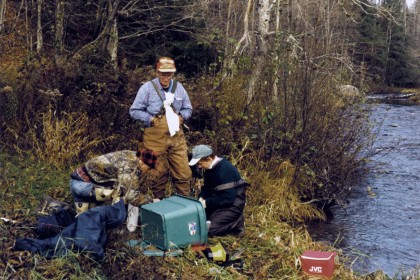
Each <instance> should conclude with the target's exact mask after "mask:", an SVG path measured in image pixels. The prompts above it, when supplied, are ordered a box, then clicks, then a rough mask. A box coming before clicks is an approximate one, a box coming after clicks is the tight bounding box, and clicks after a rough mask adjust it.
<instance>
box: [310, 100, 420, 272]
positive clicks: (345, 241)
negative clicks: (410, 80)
mask: <svg viewBox="0 0 420 280" xmlns="http://www.w3.org/2000/svg"><path fill="white" fill-rule="evenodd" d="M385 101H386V102H385ZM371 118H372V119H374V120H377V121H383V122H382V124H381V125H379V124H378V125H377V128H379V134H378V138H377V141H376V143H375V145H374V149H376V150H378V151H381V152H380V153H379V154H377V155H375V156H374V157H373V158H372V166H373V167H374V168H373V169H372V171H371V172H370V173H368V174H367V175H366V177H364V178H363V180H362V183H361V184H360V185H359V186H357V187H355V188H354V189H355V191H354V192H353V194H352V195H351V197H350V198H349V201H350V203H349V204H348V205H347V206H346V207H340V206H334V207H332V209H331V210H332V213H333V215H334V217H333V218H332V219H331V220H329V221H328V222H325V223H318V224H317V225H315V226H310V227H309V228H308V230H309V232H310V233H311V235H312V237H313V238H314V239H315V240H317V241H325V242H328V243H329V244H335V247H336V248H341V249H342V250H343V251H344V252H345V253H346V255H347V256H348V257H349V262H348V263H347V264H346V265H347V266H348V267H349V268H351V269H353V271H355V272H357V273H360V274H366V273H370V272H373V271H377V270H382V271H384V272H385V273H386V274H388V275H389V276H391V277H395V276H401V275H402V272H404V274H407V272H408V271H412V270H413V269H415V268H416V267H419V266H420V106H419V105H418V104H417V105H413V104H409V103H407V101H400V102H396V101H392V102H391V101H389V100H382V102H380V103H377V104H375V105H374V106H373V109H372V112H371Z"/></svg>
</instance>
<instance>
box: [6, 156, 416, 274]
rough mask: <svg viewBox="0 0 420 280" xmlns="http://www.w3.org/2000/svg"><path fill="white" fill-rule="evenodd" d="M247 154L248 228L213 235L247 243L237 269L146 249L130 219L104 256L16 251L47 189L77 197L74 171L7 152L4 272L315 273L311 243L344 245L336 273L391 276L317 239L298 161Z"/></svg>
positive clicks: (234, 244) (242, 161) (230, 243)
mask: <svg viewBox="0 0 420 280" xmlns="http://www.w3.org/2000/svg"><path fill="white" fill-rule="evenodd" d="M242 155H243V156H240V157H237V158H235V159H233V160H234V161H235V163H237V164H239V165H241V166H246V165H248V168H247V169H242V170H241V172H242V173H243V174H245V175H246V179H247V180H248V181H249V182H251V183H252V186H251V187H250V188H249V191H248V193H247V195H248V205H247V207H246V211H245V217H246V218H245V225H246V232H245V236H244V237H243V238H237V237H233V236H226V237H218V238H212V239H210V240H209V244H216V243H218V242H220V243H221V244H222V245H223V247H224V248H225V249H226V250H227V252H229V253H230V254H231V255H232V254H234V253H235V252H237V251H239V250H241V249H244V251H243V253H242V255H241V259H242V260H243V261H244V266H243V268H242V269H238V270H237V269H234V268H232V267H227V268H223V267H221V266H219V265H217V264H215V263H213V262H211V261H208V260H207V259H205V258H200V257H199V256H197V255H196V253H195V252H193V251H192V250H191V248H186V249H185V250H184V253H183V255H182V256H180V257H165V258H162V257H146V256H144V255H143V254H142V252H141V250H139V248H136V247H129V246H127V244H126V242H127V241H128V240H131V239H140V238H141V236H140V234H141V232H140V231H136V232H134V233H129V232H128V231H127V230H126V229H125V225H123V226H121V227H120V228H117V229H114V230H111V231H109V232H108V237H109V238H108V239H109V241H108V243H107V246H106V257H105V259H104V260H103V261H102V262H100V263H97V262H94V261H92V260H91V259H90V258H89V256H87V255H84V254H79V253H74V254H73V253H71V254H69V255H67V256H65V257H61V258H56V259H53V260H48V259H45V258H43V257H40V256H38V255H31V254H30V253H28V252H18V251H14V250H13V249H12V248H13V242H14V240H15V239H16V238H18V237H35V234H34V232H33V229H32V228H31V225H33V223H34V219H35V218H34V216H33V214H32V210H33V209H34V208H35V207H36V206H37V202H38V201H39V200H38V199H39V198H40V197H41V196H42V194H48V195H50V196H52V197H54V198H56V199H58V200H61V201H64V202H70V199H71V198H70V197H69V194H68V186H67V184H68V172H67V171H66V172H62V171H60V170H54V169H51V168H45V167H46V166H47V165H41V164H39V163H37V162H35V161H30V160H25V161H23V160H22V158H21V157H10V156H5V155H1V154H0V159H1V161H0V162H1V164H0V174H1V176H0V199H1V200H2V202H3V203H2V204H1V206H0V213H1V216H2V217H8V218H12V219H14V220H16V221H18V222H19V223H18V224H6V223H3V221H1V222H0V236H1V238H2V243H1V250H0V259H1V262H0V275H2V276H1V277H0V278H1V279H241V280H242V279H293V280H299V279H302V280H307V279H310V277H308V276H306V275H305V274H303V273H302V271H301V268H300V264H299V261H298V257H299V255H300V254H302V253H303V252H304V251H305V250H308V249H312V250H335V251H337V253H338V258H337V260H336V271H335V273H334V278H333V279H355V280H358V279H360V280H368V279H377V280H382V279H384V280H385V279H387V278H386V276H384V275H380V274H379V273H377V274H375V275H374V276H369V277H368V276H357V275H355V274H353V273H352V272H351V271H350V270H348V269H346V268H345V266H344V265H343V263H344V262H343V260H344V258H345V256H343V255H342V252H341V251H340V250H337V249H334V248H332V247H329V246H327V245H325V244H322V243H316V242H313V240H312V239H311V237H310V236H309V234H308V232H307V231H306V229H305V226H304V224H303V223H300V221H301V220H305V219H307V218H313V217H318V218H321V216H322V215H321V213H319V212H318V210H316V209H315V208H313V207H312V206H311V205H310V204H302V203H299V201H298V199H297V198H296V197H294V194H295V190H293V187H291V186H290V182H291V174H293V172H292V171H293V165H291V164H290V163H289V162H287V161H286V162H282V163H281V164H279V165H278V168H277V170H276V169H273V170H276V171H275V173H274V172H273V173H270V172H267V171H264V165H265V164H262V167H261V168H260V167H256V166H255V165H251V162H255V160H256V159H258V155H257V154H253V155H252V156H251V155H244V154H242ZM251 159H253V160H252V161H251ZM266 164H270V163H266ZM63 173H64V174H63ZM40 186H42V187H40ZM57 190H60V191H57ZM371 277H374V278H371ZM410 279H411V278H410ZM413 279H416V278H413ZM417 279H418V278H417Z"/></svg>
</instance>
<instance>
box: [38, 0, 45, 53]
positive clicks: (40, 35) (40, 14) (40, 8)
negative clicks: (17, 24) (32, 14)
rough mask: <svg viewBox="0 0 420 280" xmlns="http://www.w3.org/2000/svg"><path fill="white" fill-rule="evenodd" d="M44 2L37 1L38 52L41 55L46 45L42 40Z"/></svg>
mask: <svg viewBox="0 0 420 280" xmlns="http://www.w3.org/2000/svg"><path fill="white" fill-rule="evenodd" d="M42 1H43V0H38V1H37V26H36V52H37V53H40V52H41V51H42V45H43V44H44V42H43V38H42V21H41V16H42Z"/></svg>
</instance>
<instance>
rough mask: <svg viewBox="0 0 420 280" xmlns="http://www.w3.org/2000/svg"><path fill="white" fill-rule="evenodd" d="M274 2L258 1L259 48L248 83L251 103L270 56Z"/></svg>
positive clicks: (248, 94) (269, 0)
mask: <svg viewBox="0 0 420 280" xmlns="http://www.w3.org/2000/svg"><path fill="white" fill-rule="evenodd" d="M274 3H275V2H274ZM274 3H273V1H272V0H259V2H258V22H257V30H258V37H257V46H256V47H257V50H256V56H255V63H254V65H255V67H254V68H253V70H252V75H251V77H250V79H249V83H248V90H247V104H250V103H251V101H252V99H253V98H254V92H255V87H256V82H257V81H259V80H260V79H261V76H262V70H263V67H264V59H265V58H266V57H268V37H269V31H270V30H269V28H270V25H269V23H270V18H271V13H272V9H273V7H274V5H273V4H274Z"/></svg>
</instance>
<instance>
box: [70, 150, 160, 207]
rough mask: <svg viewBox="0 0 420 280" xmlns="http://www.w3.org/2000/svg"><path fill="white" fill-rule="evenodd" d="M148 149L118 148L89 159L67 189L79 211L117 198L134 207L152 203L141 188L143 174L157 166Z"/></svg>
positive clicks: (155, 159)
mask: <svg viewBox="0 0 420 280" xmlns="http://www.w3.org/2000/svg"><path fill="white" fill-rule="evenodd" d="M156 161H157V157H156V154H155V153H154V152H153V151H151V150H142V151H139V152H136V151H128V150H123V151H117V152H112V153H108V154H105V155H101V156H98V157H95V158H93V159H90V160H89V161H87V162H86V163H85V164H83V165H82V166H80V167H78V168H77V169H76V170H75V171H74V172H73V173H72V174H71V179H70V191H71V193H72V195H73V199H74V202H75V206H76V211H77V213H78V214H80V213H82V212H83V211H86V210H88V209H90V208H93V207H95V206H98V205H102V204H104V203H105V202H107V201H110V202H111V203H115V202H117V201H119V199H120V198H123V199H124V203H130V204H132V205H134V206H138V205H142V204H146V203H150V202H152V197H151V196H150V195H148V193H147V192H148V190H147V188H145V187H144V185H145V184H144V181H145V180H144V177H145V176H144V175H145V174H146V173H147V172H148V171H149V170H150V169H151V168H155V166H156Z"/></svg>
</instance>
